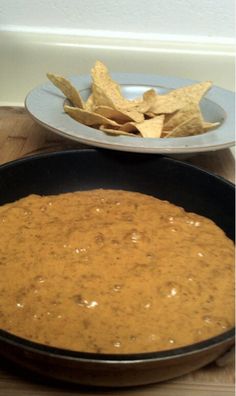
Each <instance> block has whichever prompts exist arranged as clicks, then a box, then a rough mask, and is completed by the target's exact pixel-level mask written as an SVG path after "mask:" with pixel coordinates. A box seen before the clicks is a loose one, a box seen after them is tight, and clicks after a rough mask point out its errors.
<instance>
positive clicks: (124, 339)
mask: <svg viewBox="0 0 236 396" xmlns="http://www.w3.org/2000/svg"><path fill="white" fill-rule="evenodd" d="M233 265H234V248H233V243H232V241H231V240H229V239H228V238H227V237H226V236H225V234H224V233H223V231H222V230H221V229H219V228H218V227H217V226H216V225H215V224H214V223H213V222H212V221H210V220H208V219H206V218H203V217H201V216H198V215H196V214H193V213H187V212H185V211H184V210H183V209H182V208H179V207H176V206H174V205H172V204H170V203H169V202H166V201H161V200H158V199H156V198H154V197H151V196H147V195H144V194H140V193H134V192H127V191H119V190H114V191H113V190H93V191H85V192H76V193H67V194H61V195H57V196H48V197H40V196H36V195H31V196H28V197H26V198H23V199H20V200H19V201H17V202H14V203H10V204H6V205H3V206H2V207H0V268H1V277H0V304H1V305H0V327H1V328H2V329H4V330H7V331H9V332H10V333H13V334H15V335H18V336H21V337H24V338H26V339H30V340H33V341H36V342H40V343H42V344H48V345H52V346H56V347H61V348H67V349H71V350H76V351H85V352H98V353H137V352H151V351H159V350H166V349H171V348H176V347H180V346H184V345H189V344H192V343H194V342H198V341H201V340H205V339H207V338H209V337H213V336H215V335H217V334H220V333H223V332H225V331H226V330H228V329H230V328H231V327H233V324H234V295H233V289H234V287H233V280H234V273H233V271H234V267H233Z"/></svg>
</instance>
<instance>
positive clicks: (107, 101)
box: [91, 61, 125, 107]
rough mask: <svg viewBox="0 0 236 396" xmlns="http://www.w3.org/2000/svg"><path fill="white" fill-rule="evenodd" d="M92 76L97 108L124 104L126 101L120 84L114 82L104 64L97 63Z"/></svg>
mask: <svg viewBox="0 0 236 396" xmlns="http://www.w3.org/2000/svg"><path fill="white" fill-rule="evenodd" d="M91 76H92V80H93V85H92V90H93V94H94V103H95V104H96V105H97V106H100V105H104V106H110V107H114V106H115V107H116V106H118V105H121V104H122V103H123V101H124V100H125V99H124V97H123V96H122V94H121V90H120V86H119V84H117V83H116V82H115V81H113V80H112V78H111V77H110V75H109V72H108V69H107V67H106V66H105V65H104V64H103V63H102V62H100V61H97V62H96V63H95V65H94V67H93V68H92V70H91Z"/></svg>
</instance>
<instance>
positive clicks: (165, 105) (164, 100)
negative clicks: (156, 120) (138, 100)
mask: <svg viewBox="0 0 236 396" xmlns="http://www.w3.org/2000/svg"><path fill="white" fill-rule="evenodd" d="M182 107H183V104H182V102H179V101H176V99H175V98H168V97H167V96H166V95H158V96H157V97H156V98H155V99H154V101H153V102H152V104H151V106H150V108H149V110H148V111H149V112H151V113H154V114H155V115H158V114H171V113H174V112H176V111H178V110H180V109H181V108H182Z"/></svg>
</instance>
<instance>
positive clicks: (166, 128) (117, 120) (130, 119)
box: [47, 61, 219, 138]
mask: <svg viewBox="0 0 236 396" xmlns="http://www.w3.org/2000/svg"><path fill="white" fill-rule="evenodd" d="M47 76H48V78H49V80H50V81H51V82H52V83H53V84H54V85H55V86H56V87H57V88H59V89H60V90H61V91H62V92H63V94H64V95H65V96H66V98H67V99H68V100H69V102H70V104H71V106H68V105H67V104H65V105H64V110H65V112H66V113H67V114H69V116H71V117H72V118H74V119H75V120H76V121H79V122H80V123H82V124H84V125H88V126H91V127H93V128H96V129H100V130H101V131H103V132H106V133H108V134H111V135H127V136H136V137H144V138H172V137H174V138H176V137H181V136H182V137H183V136H193V135H197V134H202V133H205V132H207V131H208V130H210V129H212V128H215V127H216V126H218V125H219V123H218V122H216V123H210V122H206V121H204V119H203V116H202V114H201V110H200V107H199V103H200V101H201V99H202V97H203V96H204V95H205V93H206V92H207V91H208V90H209V89H210V88H211V86H212V83H211V82H210V81H206V82H201V83H197V84H193V85H189V86H186V87H182V88H178V89H175V90H171V91H169V92H167V93H166V94H159V93H158V92H157V90H156V89H149V90H147V91H146V92H145V93H144V94H143V96H142V97H141V98H137V99H135V100H128V99H126V98H125V97H124V96H123V95H122V93H121V88H120V86H119V84H117V83H116V82H115V81H113V80H112V78H111V77H110V75H109V72H108V69H107V67H106V66H105V65H104V64H103V63H102V62H100V61H97V62H96V63H95V65H94V67H93V68H92V70H91V77H92V85H91V95H90V96H89V98H88V99H87V101H84V100H83V99H82V97H81V95H80V93H79V91H78V90H77V89H76V88H75V87H74V86H73V85H72V84H71V82H70V81H68V80H67V79H65V78H64V77H61V76H56V75H54V74H50V73H48V74H47Z"/></svg>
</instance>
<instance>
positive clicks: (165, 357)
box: [0, 150, 234, 387]
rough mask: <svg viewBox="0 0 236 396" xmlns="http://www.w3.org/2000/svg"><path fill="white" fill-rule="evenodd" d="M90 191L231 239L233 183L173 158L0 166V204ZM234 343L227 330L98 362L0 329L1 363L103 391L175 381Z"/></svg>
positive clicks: (72, 159)
mask: <svg viewBox="0 0 236 396" xmlns="http://www.w3.org/2000/svg"><path fill="white" fill-rule="evenodd" d="M94 188H113V189H124V190H129V191H138V192H142V193H146V194H150V195H153V196H156V197H158V198H160V199H165V200H168V201H170V202H172V203H174V204H176V205H179V206H182V207H184V208H185V210H187V211H192V212H195V213H198V214H200V215H203V216H206V217H208V218H210V219H212V220H213V221H214V222H215V223H216V224H217V225H218V226H219V227H221V228H222V229H223V230H224V231H225V233H226V234H227V236H228V237H229V238H231V239H234V186H233V184H232V183H230V182H227V181H225V180H224V179H222V178H220V177H217V176H214V175H212V174H210V173H208V172H205V171H202V170H200V169H198V168H196V167H194V166H191V165H188V164H185V163H182V162H180V161H177V160H174V159H170V158H165V157H162V156H157V155H147V156H145V155H140V154H129V153H119V152H115V153H112V152H109V151H103V150H100V151H96V150H81V151H80V150H73V151H67V152H60V153H53V154H43V155H39V156H34V157H31V158H26V159H21V160H18V161H14V162H11V163H8V164H6V165H2V166H1V167H0V191H1V194H0V204H4V203H7V202H12V201H15V200H17V199H19V198H21V197H23V196H27V195H28V194H32V193H34V194H42V195H49V194H58V193H63V192H68V191H78V190H89V189H94ZM114 325H115V324H114ZM233 343H234V329H232V330H230V331H227V332H225V333H223V334H221V335H219V336H217V337H214V338H211V339H208V340H206V341H204V342H201V343H197V344H193V345H190V346H186V347H183V348H178V349H172V350H169V351H161V352H154V353H143V354H132V355H102V354H92V353H79V352H73V351H68V350H63V349H57V348H52V347H47V346H43V345H40V344H37V343H34V342H31V341H28V340H25V339H22V338H19V337H16V336H13V335H11V334H9V333H7V332H5V331H2V330H0V351H1V354H2V355H3V356H4V357H6V358H7V359H10V360H11V361H14V362H15V363H17V364H19V365H21V366H23V367H25V368H27V369H30V370H33V371H35V372H37V373H39V374H41V375H45V376H47V377H50V378H55V379H59V380H65V381H70V382H75V383H80V384H84V385H92V386H109V387H110V386H112V387H114V386H119V387H122V386H134V385H144V384H150V383H154V382H159V381H163V380H167V379H170V378H174V377H177V376H179V375H182V374H185V373H187V372H189V371H192V370H196V369H198V368H200V367H202V366H204V365H206V364H208V363H210V362H212V361H213V360H215V359H216V358H217V357H219V356H220V355H221V354H223V353H224V352H225V351H226V350H227V349H229V348H230V347H231V346H232V345H233Z"/></svg>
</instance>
